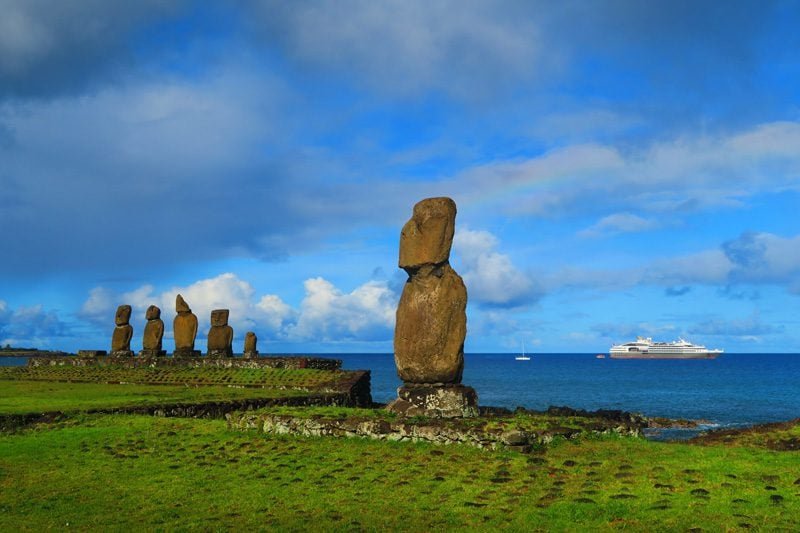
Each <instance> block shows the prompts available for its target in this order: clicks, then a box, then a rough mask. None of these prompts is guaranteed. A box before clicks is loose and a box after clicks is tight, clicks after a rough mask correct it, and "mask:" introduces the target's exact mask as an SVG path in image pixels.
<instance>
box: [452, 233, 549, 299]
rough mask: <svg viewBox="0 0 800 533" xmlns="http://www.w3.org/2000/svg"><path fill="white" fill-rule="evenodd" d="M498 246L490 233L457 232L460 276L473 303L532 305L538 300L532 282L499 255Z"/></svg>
mask: <svg viewBox="0 0 800 533" xmlns="http://www.w3.org/2000/svg"><path fill="white" fill-rule="evenodd" d="M498 245H499V241H498V240H497V238H496V237H495V236H494V235H492V234H491V233H489V232H488V231H473V230H470V229H469V228H466V227H461V228H459V229H457V230H456V234H455V237H454V239H453V249H454V250H455V252H456V253H457V254H458V256H459V257H460V258H461V262H462V265H463V271H462V272H459V274H460V275H461V277H462V278H463V279H464V284H465V285H466V286H467V294H468V297H469V299H470V301H474V302H477V303H480V304H487V305H496V306H515V305H525V304H530V303H532V302H533V301H535V299H536V295H535V294H534V290H533V288H534V286H533V282H532V281H531V279H530V278H529V277H528V276H527V275H525V274H524V273H522V272H521V271H520V270H519V269H517V267H516V266H514V263H513V262H512V261H511V257H509V256H508V255H506V254H501V253H499V252H498V251H497V247H498Z"/></svg>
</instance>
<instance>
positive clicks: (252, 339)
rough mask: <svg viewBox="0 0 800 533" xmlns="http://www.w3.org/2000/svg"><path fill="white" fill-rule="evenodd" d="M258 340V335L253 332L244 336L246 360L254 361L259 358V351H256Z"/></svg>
mask: <svg viewBox="0 0 800 533" xmlns="http://www.w3.org/2000/svg"><path fill="white" fill-rule="evenodd" d="M257 341H258V339H257V338H256V334H255V333H253V332H252V331H248V332H247V333H245V335H244V352H243V354H242V355H243V357H244V358H245V359H254V358H256V357H258V350H257V349H256V342H257Z"/></svg>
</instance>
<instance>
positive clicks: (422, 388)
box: [386, 384, 478, 418]
mask: <svg viewBox="0 0 800 533" xmlns="http://www.w3.org/2000/svg"><path fill="white" fill-rule="evenodd" d="M386 409H387V410H389V411H392V412H394V413H397V414H400V415H403V416H428V417H432V418H462V417H471V416H478V394H477V393H476V392H475V389H473V388H472V387H468V386H466V385H461V384H405V385H403V386H402V387H400V388H399V389H397V399H396V400H394V401H392V402H391V403H389V405H387V406H386Z"/></svg>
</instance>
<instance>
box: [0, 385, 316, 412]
mask: <svg viewBox="0 0 800 533" xmlns="http://www.w3.org/2000/svg"><path fill="white" fill-rule="evenodd" d="M306 395H308V393H307V392H303V391H299V390H278V389H253V388H235V387H221V386H207V387H177V386H176V387H165V386H163V385H109V384H105V383H58V382H45V381H2V382H0V415H20V414H32V413H51V412H61V413H75V412H79V411H88V410H92V409H101V408H103V409H106V408H108V409H111V408H120V407H138V406H145V405H165V404H171V403H198V402H214V401H225V400H242V399H251V398H284V397H290V396H306Z"/></svg>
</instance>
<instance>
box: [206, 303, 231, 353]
mask: <svg viewBox="0 0 800 533" xmlns="http://www.w3.org/2000/svg"><path fill="white" fill-rule="evenodd" d="M229 314H230V311H229V310H228V309H214V310H213V311H211V329H210V330H208V355H210V356H214V357H232V356H233V328H232V327H230V326H229V325H228V315H229Z"/></svg>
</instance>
